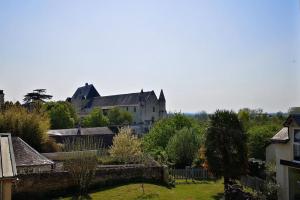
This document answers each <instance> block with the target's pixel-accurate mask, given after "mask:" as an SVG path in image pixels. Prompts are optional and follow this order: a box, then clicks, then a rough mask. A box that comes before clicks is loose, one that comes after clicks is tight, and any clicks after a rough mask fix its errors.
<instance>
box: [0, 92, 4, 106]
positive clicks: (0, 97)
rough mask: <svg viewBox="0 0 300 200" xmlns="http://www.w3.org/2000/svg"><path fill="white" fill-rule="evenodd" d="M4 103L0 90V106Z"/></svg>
mask: <svg viewBox="0 0 300 200" xmlns="http://www.w3.org/2000/svg"><path fill="white" fill-rule="evenodd" d="M3 105H4V93H3V90H0V108H1V107H2V106H3Z"/></svg>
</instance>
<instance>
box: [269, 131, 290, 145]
mask: <svg viewBox="0 0 300 200" xmlns="http://www.w3.org/2000/svg"><path fill="white" fill-rule="evenodd" d="M271 141H272V143H286V142H288V141H289V129H288V128H287V127H284V128H282V129H281V130H280V131H279V132H278V133H276V135H274V136H273V137H272V138H271Z"/></svg>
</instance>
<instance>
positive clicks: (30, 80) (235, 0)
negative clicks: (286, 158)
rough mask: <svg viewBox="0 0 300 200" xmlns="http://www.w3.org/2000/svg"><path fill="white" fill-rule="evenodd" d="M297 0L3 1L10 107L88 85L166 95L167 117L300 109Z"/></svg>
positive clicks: (1, 43)
mask: <svg viewBox="0 0 300 200" xmlns="http://www.w3.org/2000/svg"><path fill="white" fill-rule="evenodd" d="M299 48H300V6H299V1H298V0H226V1H224V0H206V1H201V0H195V1H187V0H182V1H175V0H169V1H167V0H157V1H155V0H148V1H146V0H136V1H126V0H119V1H114V0H107V1H101V0H97V1H91V0H88V1H84V0H82V1H75V0H68V1H67V0H51V1H50V0H49V1H40V0H36V1H30V0H26V1H22V0H20V1H12V0H0V89H4V90H5V94H6V99H7V100H12V101H16V100H22V97H23V95H24V94H25V93H26V92H30V91H31V90H33V89H36V88H46V89H47V90H48V93H50V94H52V95H54V99H55V100H58V99H63V100H64V99H65V98H66V97H68V96H72V94H73V93H74V92H75V90H76V88H77V87H79V86H82V85H84V83H85V82H88V83H93V84H94V86H95V87H96V88H97V90H98V92H99V93H100V94H101V95H110V94H118V93H128V92H137V91H140V90H141V88H144V90H154V91H155V92H156V93H157V94H158V93H159V90H160V89H161V88H163V89H164V91H165V96H166V99H167V109H168V110H169V111H183V112H196V111H200V110H206V111H208V112H212V111H214V110H215V109H217V108H226V109H234V110H237V109H238V108H241V107H250V108H258V107H260V108H263V109H264V110H266V111H269V112H273V111H278V110H282V111H286V110H287V109H288V108H289V107H290V106H300V78H299V77H300V56H299V55H300V49H299Z"/></svg>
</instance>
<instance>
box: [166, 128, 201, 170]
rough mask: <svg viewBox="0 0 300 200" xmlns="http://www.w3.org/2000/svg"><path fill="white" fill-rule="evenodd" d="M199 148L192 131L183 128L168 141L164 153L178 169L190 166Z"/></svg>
mask: <svg viewBox="0 0 300 200" xmlns="http://www.w3.org/2000/svg"><path fill="white" fill-rule="evenodd" d="M199 146H200V140H199V137H198V135H197V133H196V132H195V131H194V130H193V129H188V128H183V129H181V130H180V131H177V132H176V134H175V135H174V136H173V137H172V138H171V139H170V140H169V143H168V145H167V148H166V151H167V154H168V157H169V159H170V160H171V161H172V162H174V163H175V164H176V165H177V166H179V167H184V166H191V165H192V162H193V160H194V159H195V157H196V155H197V152H198V149H199Z"/></svg>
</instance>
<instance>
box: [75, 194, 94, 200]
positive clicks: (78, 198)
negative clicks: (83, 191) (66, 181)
mask: <svg viewBox="0 0 300 200" xmlns="http://www.w3.org/2000/svg"><path fill="white" fill-rule="evenodd" d="M91 199H92V197H90V195H84V196H72V198H71V200H91Z"/></svg>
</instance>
